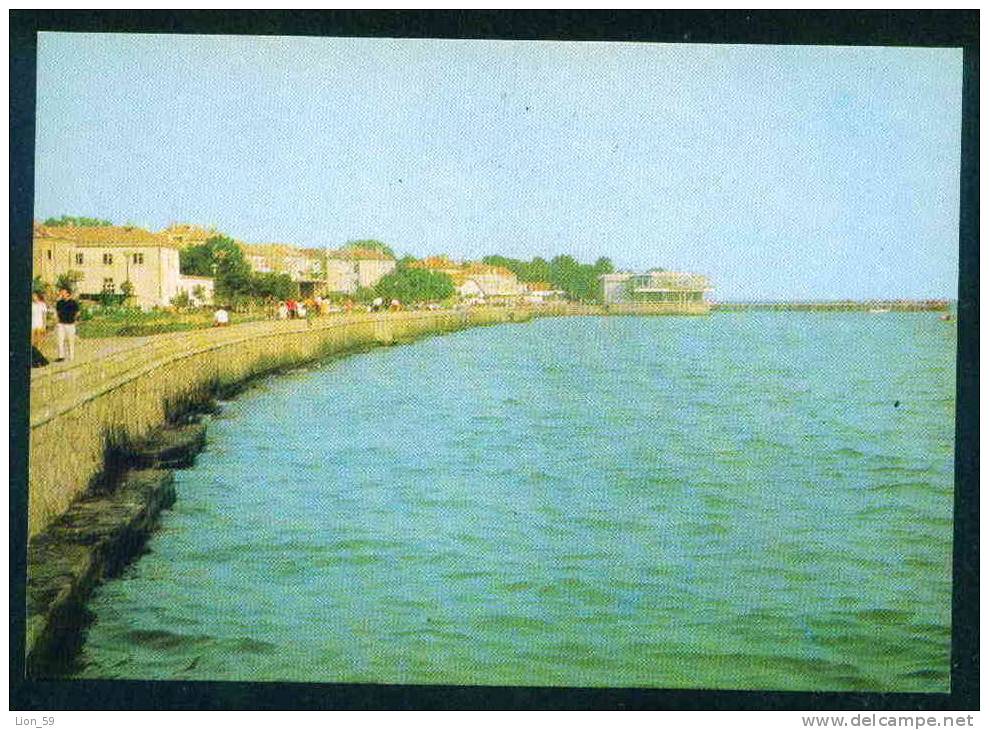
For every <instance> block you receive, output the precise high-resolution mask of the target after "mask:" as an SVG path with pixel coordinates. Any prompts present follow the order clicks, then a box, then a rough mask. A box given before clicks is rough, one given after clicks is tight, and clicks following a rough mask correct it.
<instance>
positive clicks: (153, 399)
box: [28, 308, 531, 537]
mask: <svg viewBox="0 0 989 730" xmlns="http://www.w3.org/2000/svg"><path fill="white" fill-rule="evenodd" d="M530 316H531V314H529V313H527V312H524V311H517V310H513V309H497V308H475V309H473V310H470V311H456V310H439V311H436V312H399V313H389V314H366V315H365V314H361V315H353V316H347V317H343V316H340V317H330V318H325V319H316V320H313V321H311V322H309V323H307V322H305V321H287V322H252V323H248V324H243V325H238V326H234V327H229V328H222V329H210V330H196V331H189V332H176V333H171V334H168V335H160V336H156V337H152V338H145V339H143V340H142V341H140V344H135V346H134V347H130V348H128V349H122V350H120V351H118V352H115V353H114V354H113V355H111V356H108V357H106V358H99V359H90V360H89V361H86V362H80V363H78V364H73V365H72V366H71V367H64V368H61V369H57V370H55V369H53V370H52V371H50V372H47V373H45V372H42V373H38V374H37V375H35V376H33V377H32V382H31V414H30V421H31V433H30V442H29V443H30V454H29V475H28V483H29V499H28V505H29V506H28V534H29V536H32V537H33V536H34V535H37V534H38V533H39V532H41V531H42V530H43V529H44V528H45V527H46V526H47V525H49V524H51V523H52V521H53V520H55V519H56V518H57V517H58V516H59V515H62V514H64V513H65V511H66V510H67V509H68V507H69V505H70V504H71V503H72V502H73V500H75V499H76V498H78V497H79V496H80V495H82V494H83V493H85V492H86V491H87V490H89V489H91V488H92V487H93V486H94V485H97V484H98V483H99V481H100V479H101V477H102V476H103V475H104V469H105V467H106V465H107V460H108V456H110V455H111V454H112V453H114V452H115V451H119V450H121V449H126V447H127V445H129V444H135V443H138V442H140V441H142V440H143V439H146V438H147V436H148V435H149V434H151V433H152V432H153V431H154V430H155V429H156V428H159V427H160V426H162V425H163V424H165V423H167V422H168V421H169V420H171V419H173V418H174V417H175V416H176V415H178V414H180V413H181V412H182V411H183V410H185V409H187V408H188V407H189V406H190V405H192V404H194V403H196V402H197V401H202V400H203V399H206V398H208V397H209V396H210V395H211V394H214V393H216V392H219V391H222V389H224V388H227V387H231V386H234V385H236V384H237V383H239V382H242V381H244V380H247V379H249V378H251V377H253V376H256V375H260V374H263V373H266V372H272V371H275V370H278V369H280V368H285V367H291V366H293V365H297V364H300V363H303V362H308V361H312V360H316V359H319V358H322V357H327V356H331V355H333V354H338V353H344V352H347V351H351V350H355V349H360V348H363V347H368V346H373V345H376V344H390V343H393V342H396V341H404V340H410V339H414V338H416V337H420V336H423V335H428V334H432V333H440V332H448V331H452V330H457V329H461V328H464V327H469V326H474V325H483V324H496V323H499V322H510V321H521V320H525V319H528V318H529V317H530Z"/></svg>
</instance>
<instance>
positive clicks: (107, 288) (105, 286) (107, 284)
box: [103, 279, 113, 294]
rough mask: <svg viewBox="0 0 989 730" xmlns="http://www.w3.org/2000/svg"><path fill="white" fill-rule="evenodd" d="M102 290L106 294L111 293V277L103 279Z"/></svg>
mask: <svg viewBox="0 0 989 730" xmlns="http://www.w3.org/2000/svg"><path fill="white" fill-rule="evenodd" d="M103 291H104V292H105V293H106V294H113V279H104V280H103Z"/></svg>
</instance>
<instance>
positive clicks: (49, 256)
mask: <svg viewBox="0 0 989 730" xmlns="http://www.w3.org/2000/svg"><path fill="white" fill-rule="evenodd" d="M45 253H46V254H47V255H48V260H49V261H51V260H52V250H51V249H48V250H47V251H45Z"/></svg>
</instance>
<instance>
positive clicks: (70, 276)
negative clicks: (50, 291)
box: [55, 269, 82, 294]
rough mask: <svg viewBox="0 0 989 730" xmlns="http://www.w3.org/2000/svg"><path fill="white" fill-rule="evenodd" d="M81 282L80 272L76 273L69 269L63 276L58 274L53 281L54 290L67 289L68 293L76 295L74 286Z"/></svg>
mask: <svg viewBox="0 0 989 730" xmlns="http://www.w3.org/2000/svg"><path fill="white" fill-rule="evenodd" d="M80 281H82V272H81V271H76V270H75V269H69V270H68V271H66V272H65V273H64V274H59V275H58V278H56V279H55V288H56V289H68V290H69V293H71V294H75V293H76V285H77V284H78V283H79V282H80Z"/></svg>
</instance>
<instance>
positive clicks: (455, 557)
mask: <svg viewBox="0 0 989 730" xmlns="http://www.w3.org/2000/svg"><path fill="white" fill-rule="evenodd" d="M955 342H956V330H955V325H954V323H953V322H950V323H946V322H942V321H940V320H939V319H938V317H937V315H936V314H932V313H886V314H869V313H798V312H738V313H716V314H713V315H711V316H707V317H653V318H647V317H638V318H633V317H602V318H568V319H540V320H536V321H533V322H530V323H525V324H520V325H505V326H498V327H486V328H476V329H470V330H465V331H460V332H457V333H454V334H449V335H444V336H440V337H433V338H430V339H425V340H421V341H418V342H416V343H413V344H409V345H405V346H401V347H393V348H383V349H378V350H374V351H371V352H367V353H364V354H359V355H354V356H351V357H347V358H343V359H338V360H334V361H331V362H328V363H325V364H323V365H320V366H318V367H314V368H311V369H308V370H300V371H296V372H294V373H289V374H286V375H281V376H278V377H273V378H270V379H268V380H266V381H264V382H263V383H262V384H261V385H260V386H259V387H257V388H254V389H252V390H251V391H249V392H247V393H245V394H244V395H242V396H241V397H240V398H238V399H237V400H235V401H232V402H230V403H229V404H227V405H226V406H225V407H224V409H223V413H222V415H221V416H220V417H218V418H216V419H214V420H212V421H211V422H210V424H209V431H208V433H209V436H208V446H207V448H206V450H205V451H204V452H203V453H202V454H201V455H200V457H199V459H198V461H197V463H196V465H195V467H193V468H192V469H189V470H185V471H178V472H176V474H175V478H176V484H177V491H178V500H177V502H176V504H175V507H174V509H173V510H171V511H168V512H166V513H164V518H163V522H162V526H161V529H160V531H158V532H157V533H156V534H155V535H154V536H153V538H152V539H151V541H150V544H149V548H150V552H149V553H148V554H146V555H144V556H143V557H141V558H140V560H138V561H137V562H136V563H135V564H133V565H132V566H130V567H129V568H128V569H127V570H126V571H125V573H124V574H123V575H122V576H121V577H120V578H118V579H115V580H112V581H110V582H108V583H106V584H105V585H103V586H102V587H100V588H99V589H98V590H97V592H96V593H95V595H94V597H93V599H92V600H91V602H90V604H89V608H90V609H91V611H92V612H93V614H94V621H93V623H92V626H91V628H90V630H89V632H88V638H87V641H86V644H85V646H84V649H83V652H82V655H81V669H80V671H79V673H78V676H80V677H126V678H155V679H185V680H193V679H219V680H253V681H264V680H291V681H316V682H373V683H402V684H419V683H442V684H451V683H453V684H495V685H570V686H625V687H631V686H648V687H691V688H744V689H785V690H881V691H911V692H912V691H925V692H932V691H934V692H937V691H946V690H947V689H948V686H949V685H948V683H949V653H950V629H951V627H950V601H951V546H952V500H953V444H954V409H955V400H954V393H955V386H954V377H955V364H954V363H955V346H956V345H955Z"/></svg>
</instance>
